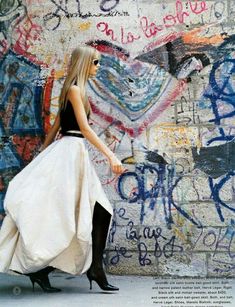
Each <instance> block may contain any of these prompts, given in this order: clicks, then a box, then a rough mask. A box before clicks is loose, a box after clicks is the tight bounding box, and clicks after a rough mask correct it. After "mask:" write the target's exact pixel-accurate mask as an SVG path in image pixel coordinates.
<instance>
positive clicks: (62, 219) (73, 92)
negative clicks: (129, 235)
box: [0, 47, 124, 292]
mask: <svg viewBox="0 0 235 307" xmlns="http://www.w3.org/2000/svg"><path fill="white" fill-rule="evenodd" d="M99 59H100V55H99V53H98V52H97V51H96V50H95V49H93V48H91V47H79V48H76V49H75V50H74V51H73V53H72V56H71V61H70V65H69V69H68V74H67V77H66V79H65V82H64V85H63V88H62V90H61V94H60V98H59V102H60V108H59V112H58V115H57V117H56V119H55V122H54V124H53V126H52V128H51V130H50V132H49V133H48V135H47V137H46V139H45V141H44V144H43V146H42V152H41V153H40V154H39V155H38V156H37V157H36V158H35V159H34V160H33V161H31V163H30V164H28V165H27V166H26V167H25V168H24V169H23V170H22V171H21V172H20V173H18V174H17V175H16V176H15V177H14V178H13V180H12V181H11V182H10V183H9V186H8V189H7V193H6V196H5V200H4V208H5V211H6V217H5V218H4V221H3V225H2V228H1V231H0V271H1V272H6V273H11V272H17V273H20V274H24V275H27V276H29V277H30V280H31V281H32V284H33V288H34V283H35V282H36V283H38V285H39V286H41V288H42V289H43V290H44V291H47V292H57V291H60V289H57V288H53V287H51V285H50V282H49V279H48V274H49V273H50V272H51V271H52V270H54V268H58V269H60V270H62V271H65V272H68V273H71V274H82V273H84V272H86V271H87V277H88V279H89V281H90V288H91V287H92V280H95V281H96V282H97V283H98V285H99V286H100V288H101V289H103V290H108V291H109V290H118V288H117V287H114V286H112V285H110V284H108V282H107V279H106V276H105V273H104V270H103V265H102V257H103V251H104V248H105V243H106V238H107V234H108V229H109V225H110V219H111V216H112V207H111V205H110V202H109V201H108V199H107V197H106V195H105V193H104V191H103V189H102V186H101V183H100V181H99V179H98V177H97V174H96V172H95V170H94V167H93V165H92V164H91V162H90V160H89V156H88V151H87V149H86V148H85V145H84V141H83V138H84V137H85V138H86V139H87V140H88V141H89V142H90V143H91V144H93V145H94V146H95V147H96V148H97V149H98V150H99V151H100V152H101V153H103V154H104V155H105V156H106V157H107V159H108V161H109V163H110V166H111V169H112V171H113V172H114V173H116V174H120V173H122V172H123V171H124V169H123V166H122V164H121V162H120V161H119V160H118V159H117V158H116V156H115V155H114V154H113V152H112V151H111V150H110V149H109V148H108V147H107V146H106V145H105V144H104V143H103V142H102V141H101V140H100V139H99V137H98V136H97V135H96V133H95V132H94V131H93V130H92V129H91V127H90V126H89V123H88V117H89V114H90V105H89V101H88V99H87V96H86V92H85V85H86V82H87V80H88V78H89V77H94V76H95V75H96V73H97V70H98V67H99ZM59 129H60V133H61V134H62V137H61V138H60V139H58V140H56V141H54V139H55V137H56V135H57V133H58V131H59ZM53 141H54V142H53Z"/></svg>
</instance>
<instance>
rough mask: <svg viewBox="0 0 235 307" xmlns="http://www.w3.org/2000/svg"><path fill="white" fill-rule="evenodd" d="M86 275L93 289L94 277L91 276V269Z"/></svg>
mask: <svg viewBox="0 0 235 307" xmlns="http://www.w3.org/2000/svg"><path fill="white" fill-rule="evenodd" d="M86 276H87V278H88V280H89V282H90V290H91V289H92V277H91V275H90V273H89V271H87V273H86Z"/></svg>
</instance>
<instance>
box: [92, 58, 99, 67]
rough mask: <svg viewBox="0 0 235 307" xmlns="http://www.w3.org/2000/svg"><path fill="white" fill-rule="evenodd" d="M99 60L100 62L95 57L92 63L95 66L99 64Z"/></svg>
mask: <svg viewBox="0 0 235 307" xmlns="http://www.w3.org/2000/svg"><path fill="white" fill-rule="evenodd" d="M99 62H100V61H99V60H98V59H95V60H93V61H92V63H93V64H94V65H95V66H96V65H98V64H99Z"/></svg>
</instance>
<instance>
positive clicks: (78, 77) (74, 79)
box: [59, 46, 98, 114]
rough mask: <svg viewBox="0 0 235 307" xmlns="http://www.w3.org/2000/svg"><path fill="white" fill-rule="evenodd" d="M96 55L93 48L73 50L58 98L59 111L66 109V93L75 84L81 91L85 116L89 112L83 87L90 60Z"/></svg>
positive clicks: (87, 76)
mask: <svg viewBox="0 0 235 307" xmlns="http://www.w3.org/2000/svg"><path fill="white" fill-rule="evenodd" d="M97 53H98V51H97V50H96V49H95V48H92V47H89V46H81V47H77V48H75V49H74V50H73V52H72V55H71V59H70V63H69V67H68V74H67V76H66V78H65V81H64V85H63V87H62V89H61V93H60V97H59V110H62V109H64V108H66V105H67V101H68V99H67V94H68V91H69V89H70V87H71V86H72V85H74V84H76V85H78V86H79V88H80V90H81V95H82V101H83V104H84V108H85V111H86V113H87V114H88V112H90V104H89V102H88V98H87V95H86V90H85V85H86V82H87V80H88V78H89V71H90V67H91V63H92V60H93V59H94V57H95V55H96V54H97Z"/></svg>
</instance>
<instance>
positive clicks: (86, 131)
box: [68, 85, 124, 173]
mask: <svg viewBox="0 0 235 307" xmlns="http://www.w3.org/2000/svg"><path fill="white" fill-rule="evenodd" d="M68 99H69V100H70V102H71V103H72V106H73V110H74V113H75V116H76V119H77V122H78V125H79V127H80V130H81V133H82V134H83V136H84V137H85V138H86V139H87V140H88V141H89V142H90V143H91V144H93V145H94V146H95V147H96V148H97V149H98V150H99V151H100V152H102V153H103V154H104V155H105V156H106V157H107V158H108V160H109V163H110V165H111V168H112V171H113V172H114V173H122V172H123V171H124V168H123V166H122V163H121V161H119V159H118V158H117V157H116V156H115V155H114V153H113V152H112V151H111V150H110V149H109V148H108V146H106V145H105V144H104V143H103V142H102V141H101V139H100V138H99V137H98V136H97V134H96V133H95V132H94V131H93V130H92V129H91V127H90V125H89V123H88V121H87V115H86V112H85V108H84V105H83V102H82V98H81V92H80V89H79V87H78V86H76V85H73V86H71V88H70V89H69V92H68Z"/></svg>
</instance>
